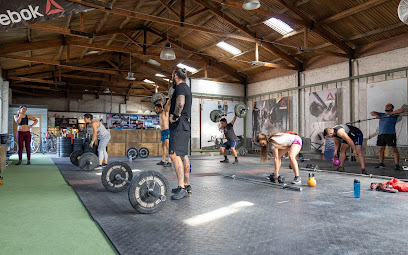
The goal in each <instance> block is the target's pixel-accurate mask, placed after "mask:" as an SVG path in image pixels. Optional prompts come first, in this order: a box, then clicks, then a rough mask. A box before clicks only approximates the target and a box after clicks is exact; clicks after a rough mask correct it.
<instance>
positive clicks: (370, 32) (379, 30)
mask: <svg viewBox="0 0 408 255" xmlns="http://www.w3.org/2000/svg"><path fill="white" fill-rule="evenodd" d="M403 26H406V24H404V23H403V22H398V23H396V24H393V25H391V26H387V27H382V28H379V29H375V30H371V31H368V32H366V33H363V34H359V35H355V36H351V37H348V38H346V39H345V40H346V41H354V40H357V39H361V38H364V37H367V36H371V35H376V34H380V33H384V32H387V31H390V30H393V29H397V28H400V27H403Z"/></svg>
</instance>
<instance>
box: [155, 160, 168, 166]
mask: <svg viewBox="0 0 408 255" xmlns="http://www.w3.org/2000/svg"><path fill="white" fill-rule="evenodd" d="M165 164H166V162H163V161H160V162H159V163H157V165H159V166H163V165H165Z"/></svg>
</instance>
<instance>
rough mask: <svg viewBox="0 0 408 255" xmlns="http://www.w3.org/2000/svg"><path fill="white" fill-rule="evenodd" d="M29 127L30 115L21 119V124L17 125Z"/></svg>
mask: <svg viewBox="0 0 408 255" xmlns="http://www.w3.org/2000/svg"><path fill="white" fill-rule="evenodd" d="M22 125H28V115H26V116H25V117H24V118H22V119H21V121H20V123H17V126H22Z"/></svg>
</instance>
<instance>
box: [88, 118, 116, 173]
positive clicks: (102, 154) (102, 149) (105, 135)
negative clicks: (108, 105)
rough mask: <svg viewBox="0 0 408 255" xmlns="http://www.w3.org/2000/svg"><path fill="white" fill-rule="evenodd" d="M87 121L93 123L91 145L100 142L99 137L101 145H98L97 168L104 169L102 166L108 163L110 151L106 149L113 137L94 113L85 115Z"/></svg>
mask: <svg viewBox="0 0 408 255" xmlns="http://www.w3.org/2000/svg"><path fill="white" fill-rule="evenodd" d="M84 121H85V123H87V124H88V123H91V125H92V130H93V138H92V141H91V143H90V144H89V147H91V148H92V147H93V145H94V144H97V143H98V137H99V146H98V159H99V165H98V167H97V168H95V169H102V167H104V166H106V165H107V164H108V152H107V151H106V147H107V146H108V143H109V140H110V139H111V135H110V133H109V131H108V130H106V128H105V126H104V125H103V124H102V123H101V122H99V121H97V120H93V115H92V114H90V113H87V114H85V115H84Z"/></svg>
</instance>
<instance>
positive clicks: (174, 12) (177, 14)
mask: <svg viewBox="0 0 408 255" xmlns="http://www.w3.org/2000/svg"><path fill="white" fill-rule="evenodd" d="M159 1H160V3H161V4H162V5H163V6H164V7H166V9H167V10H169V11H171V12H172V13H173V14H174V15H176V16H177V17H179V18H180V14H179V13H178V12H176V11H175V10H174V9H173V8H171V6H170V5H168V4H167V1H165V0H159Z"/></svg>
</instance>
